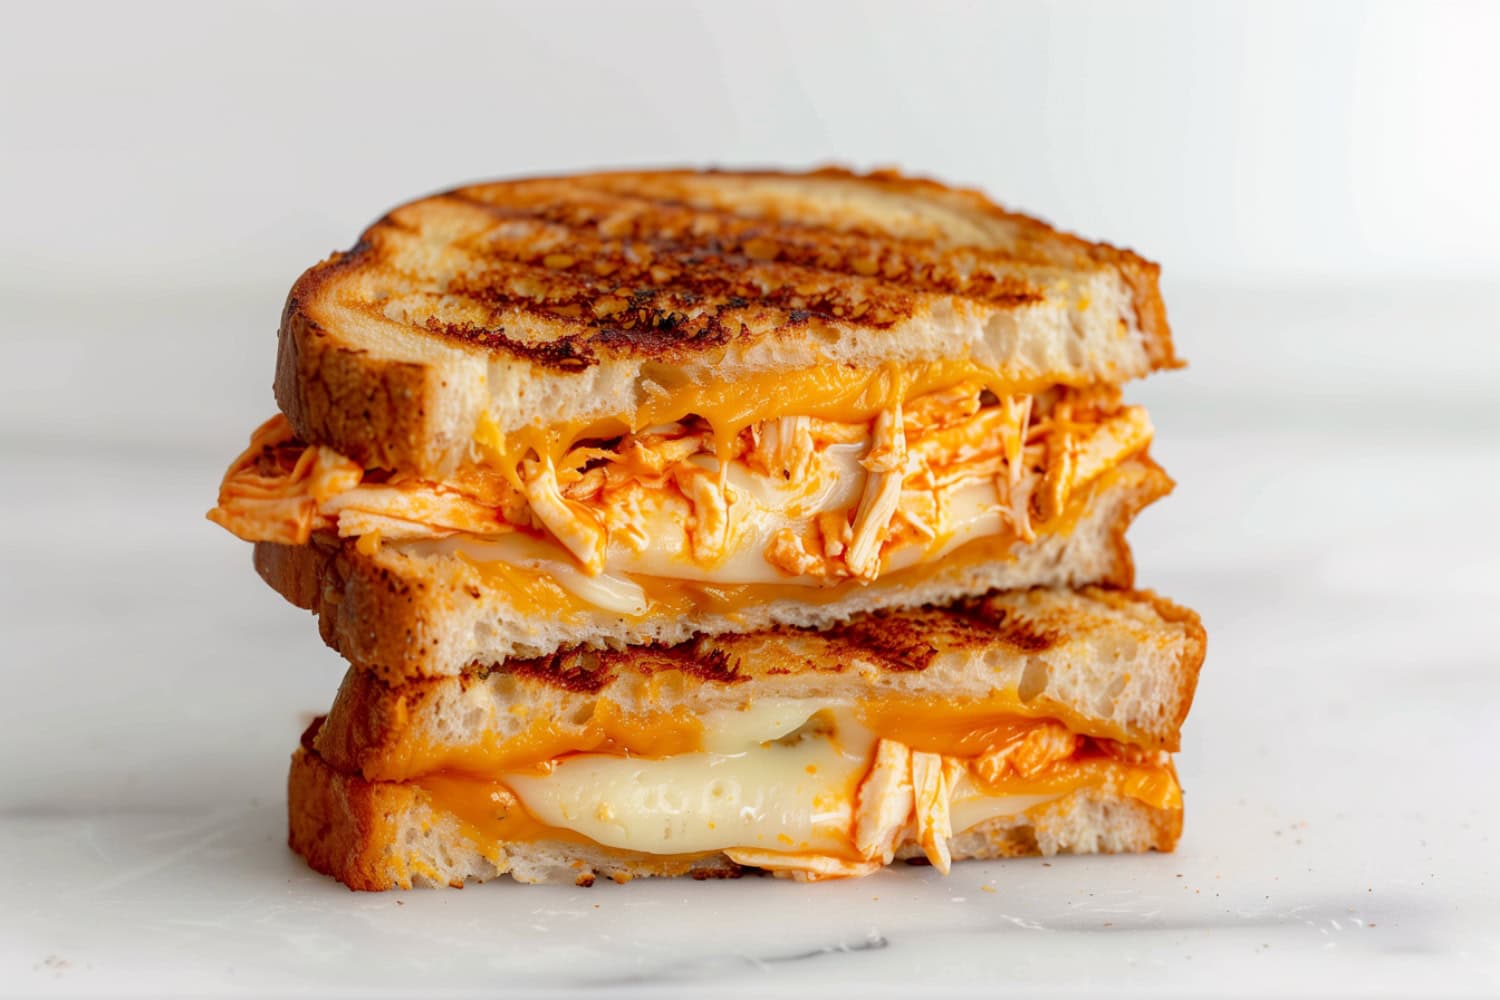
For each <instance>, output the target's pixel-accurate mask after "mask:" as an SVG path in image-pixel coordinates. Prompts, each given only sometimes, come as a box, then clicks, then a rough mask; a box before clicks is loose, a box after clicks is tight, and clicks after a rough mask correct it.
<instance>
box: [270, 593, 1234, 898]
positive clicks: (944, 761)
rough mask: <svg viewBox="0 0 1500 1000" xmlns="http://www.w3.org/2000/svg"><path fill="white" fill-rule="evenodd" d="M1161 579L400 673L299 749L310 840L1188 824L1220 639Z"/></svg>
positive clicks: (824, 836)
mask: <svg viewBox="0 0 1500 1000" xmlns="http://www.w3.org/2000/svg"><path fill="white" fill-rule="evenodd" d="M1204 643H1205V640H1204V634H1203V630H1202V628H1201V626H1200V625H1199V623H1198V620H1197V617H1196V616H1195V615H1193V614H1192V613H1191V612H1189V611H1186V610H1185V609H1182V608H1178V607H1176V606H1174V605H1172V604H1170V603H1168V602H1166V601H1164V600H1162V599H1160V598H1158V597H1155V596H1154V595H1151V594H1149V593H1143V592H1142V593H1138V592H1129V591H1112V590H1103V589H1092V588H1090V589H1087V590H1082V591H1068V590H1045V589H1042V590H1033V591H1022V592H1012V593H999V594H993V595H991V596H989V597H987V598H983V599H979V600H975V601H969V602H965V603H963V604H961V605H956V606H954V607H951V608H948V609H943V610H933V609H920V610H916V611H909V612H899V613H888V614H875V615H868V616H864V617H861V618H856V619H855V620H854V621H852V622H850V623H848V624H846V625H844V626H841V627H839V628H836V629H832V630H825V631H810V630H797V629H777V630H773V631H769V632H763V633H756V634H752V635H744V636H727V637H714V638H701V639H698V640H695V641H692V642H689V643H685V644H682V645H680V646H673V647H632V648H628V649H624V650H620V651H575V652H571V653H566V654H558V655H556V656H552V657H547V658H545V659H543V660H536V661H511V662H508V663H506V664H503V665H501V666H497V667H492V668H489V669H487V670H477V671H475V672H472V673H469V674H465V675H461V676H458V677H447V678H441V679H434V680H427V681H417V682H411V683H407V684H404V685H401V686H398V687H390V686H387V685H385V684H383V683H382V682H381V681H379V680H378V679H375V678H373V677H371V676H370V675H368V674H365V673H362V672H359V671H354V670H351V671H350V673H349V674H348V676H347V677H346V678H345V681H344V685H343V687H342V689H341V690H340V692H339V695H338V698H337V699H336V701H335V703H334V705H333V707H332V709H331V710H330V711H329V714H328V715H327V716H326V717H325V718H322V719H319V720H318V721H317V722H315V723H314V724H313V725H312V726H311V727H310V728H309V729H308V731H307V732H306V733H305V734H304V736H303V740H302V745H301V746H300V747H299V748H298V750H297V751H296V753H295V755H294V756H293V759H292V770H291V777H290V785H289V795H290V808H289V814H290V840H291V845H292V847H293V849H294V850H296V851H297V852H298V853H299V854H301V855H302V856H303V857H305V858H306V859H307V861H308V862H309V864H311V866H312V867H313V868H315V869H317V870H318V871H321V872H324V873H327V874H330V875H333V876H334V877H335V878H337V879H339V880H340V881H342V882H344V883H345V884H347V885H348V886H350V887H351V888H355V889H387V888H395V887H402V888H407V887H411V886H414V885H454V886H460V885H463V884H465V883H466V882H469V881H484V880H486V879H489V878H493V877H495V876H499V875H510V876H512V877H513V878H515V879H516V880H518V881H522V882H547V881H559V880H566V881H569V882H575V883H578V884H590V883H592V882H593V881H594V880H595V879H596V878H597V877H601V876H602V877H607V878H612V879H614V880H616V881H625V880H627V879H630V878H635V877H640V876H647V875H692V876H694V877H697V878H709V877H725V876H734V875H738V874H740V873H741V872H742V871H745V870H765V871H770V872H772V873H774V874H777V875H784V876H789V877H793V878H798V879H803V880H818V879H824V878H837V877H848V876H858V875H865V874H869V873H872V872H874V871H876V870H878V869H879V868H881V867H882V866H884V865H887V864H890V863H891V862H893V861H895V860H901V859H908V860H922V861H925V862H928V863H930V864H932V865H934V866H936V867H938V868H940V869H942V870H944V871H946V870H947V868H948V866H949V864H950V863H951V862H952V861H954V860H960V859H965V858H998V857H1013V856H1019V855H1028V854H1059V853H1094V852H1125V851H1145V850H1153V849H1154V850H1171V849H1172V848H1173V846H1174V845H1175V844H1176V841H1177V838H1178V836H1179V834H1180V832H1181V829H1182V794H1181V789H1180V787H1179V786H1178V783H1177V775H1176V771H1175V769H1174V768H1173V765H1172V762H1171V753H1172V752H1173V751H1175V750H1176V749H1177V746H1178V738H1179V730H1180V726H1181V724H1182V721H1183V719H1184V717H1185V716H1186V714H1187V711H1188V707H1189V705H1190V703H1191V700H1192V695H1193V691H1194V688H1195V685H1196V681H1197V675H1198V670H1199V668H1200V666H1201V664H1202V661H1203V656H1204Z"/></svg>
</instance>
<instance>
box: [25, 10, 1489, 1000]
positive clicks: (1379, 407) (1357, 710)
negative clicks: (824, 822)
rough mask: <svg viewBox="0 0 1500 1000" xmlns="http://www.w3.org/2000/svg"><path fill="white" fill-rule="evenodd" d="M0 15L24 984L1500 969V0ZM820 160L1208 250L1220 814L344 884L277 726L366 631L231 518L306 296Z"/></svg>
mask: <svg viewBox="0 0 1500 1000" xmlns="http://www.w3.org/2000/svg"><path fill="white" fill-rule="evenodd" d="M0 14H3V17H0V199H3V202H0V206H3V213H0V334H3V337H4V353H3V354H0V468H3V469H4V470H5V471H4V476H3V492H0V568H3V576H0V643H3V647H0V649H3V659H0V672H3V679H4V681H5V691H6V695H7V713H6V714H7V722H6V724H5V725H3V726H0V856H4V857H5V858H6V859H7V860H8V861H9V866H8V867H9V869H10V871H9V874H8V876H7V887H6V889H5V890H4V891H3V894H0V898H3V899H4V904H3V905H0V992H12V993H16V994H22V995H26V994H33V993H38V992H53V993H60V994H73V993H96V992H107V991H115V992H132V991H133V992H137V993H146V994H156V993H166V992H188V993H234V992H243V993H252V994H254V993H265V992H278V991H279V992H288V993H295V992H299V991H310V992H318V993H320V994H324V993H327V992H329V991H334V992H337V991H341V990H364V989H385V990H393V991H397V992H399V991H402V990H410V991H417V992H430V991H431V990H432V989H433V988H434V984H435V983H436V984H438V985H440V986H442V987H444V988H448V989H451V990H452V991H454V992H464V991H466V990H473V991H478V992H485V991H491V990H494V989H496V988H497V984H504V985H511V986H522V987H538V986H545V985H561V986H568V987H574V988H584V987H589V986H607V985H611V984H615V985H619V984H621V983H623V984H624V991H625V992H629V990H630V989H634V990H637V991H641V992H656V991H658V990H668V989H671V990H677V991H679V992H684V993H688V994H690V995H691V994H695V993H701V992H702V991H703V988H704V983H705V981H709V980H712V981H714V982H716V983H717V984H718V985H720V986H721V987H724V988H727V989H733V990H736V991H738V992H741V993H755V992H760V991H764V990H771V989H776V990H780V991H783V992H791V993H796V992H801V991H804V990H812V989H814V988H815V987H816V988H821V989H822V991H823V992H824V993H825V994H826V993H828V991H829V990H836V988H837V985H828V984H842V985H844V986H846V987H848V986H852V985H856V984H857V985H858V987H859V988H860V989H861V990H862V991H863V992H865V993H866V994H870V995H875V994H886V995H897V996H906V995H911V994H912V993H913V992H915V991H916V990H917V988H918V987H919V986H927V987H931V988H941V989H944V990H947V991H952V992H964V991H965V990H980V989H983V990H984V991H986V992H996V991H1004V990H1005V989H1007V988H1008V989H1010V990H1013V991H1015V992H1017V993H1020V994H1030V993H1036V992H1040V991H1044V990H1064V991H1066V990H1074V991H1077V990H1089V989H1099V988H1102V987H1104V986H1111V987H1117V988H1120V989H1123V990H1125V991H1127V992H1140V993H1154V994H1162V993H1202V992H1225V991H1227V992H1239V993H1245V994H1259V993H1263V992H1268V991H1289V990H1290V991H1299V992H1309V991H1310V992H1340V993H1351V992H1363V993H1382V992H1384V993H1411V992H1437V993H1459V992H1469V993H1494V992H1496V991H1497V990H1500V955H1497V950H1496V949H1497V945H1496V942H1497V941H1500V903H1497V902H1496V900H1497V899H1500V876H1497V870H1496V865H1495V862H1494V861H1493V850H1494V845H1493V843H1492V842H1491V831H1493V830H1494V829H1495V828H1496V827H1497V826H1500V804H1497V801H1496V797H1495V795H1494V791H1493V789H1494V786H1495V778H1496V775H1497V774H1500V742H1497V741H1496V739H1495V731H1496V728H1497V726H1500V708H1497V705H1500V655H1497V653H1496V650H1495V646H1494V643H1493V640H1492V635H1493V629H1492V628H1491V627H1490V623H1491V621H1492V619H1493V618H1494V614H1495V608H1496V604H1497V601H1500V583H1497V581H1500V572H1497V571H1500V540H1497V533H1496V531H1495V529H1494V510H1495V507H1496V501H1495V497H1496V496H1497V495H1500V445H1497V432H1500V418H1497V416H1496V411H1495V403H1496V399H1497V396H1500V311H1497V307H1496V302H1497V301H1500V299H1497V293H1500V181H1497V180H1496V178H1500V125H1497V121H1500V112H1497V107H1500V58H1497V56H1496V53H1497V51H1500V5H1494V4H1471V5H1458V4H1440V3H1427V4H1419V3H1412V4H1345V3H1288V4H1279V3H1267V4H1254V5H1249V4H1245V5H1240V4H1216V3H1186V2H1183V3H1154V4H1129V3H1098V4H1072V3H1062V4H1055V5H1052V4H1049V5H1040V6H1034V5H1011V4H977V3H975V4H961V3H946V4H945V3H933V4H915V3H913V4H892V3H864V4H842V3H815V2H812V0H806V2H803V3H800V4H799V3H781V4H740V3H734V4H730V3H726V4H708V3H704V4H697V5H688V4H659V3H612V4H607V3H603V2H599V3H554V4H544V3H528V4H513V5H477V4H476V5H460V4H441V3H426V4H414V5H410V6H397V5H394V4H386V3H365V4H348V5H332V4H318V5H314V4H260V5H240V4H223V5H213V4H189V3H171V4H166V3H155V4H97V5H71V4H47V5H42V4H20V3H17V4H10V5H5V6H4V8H3V10H0ZM828 161H837V162H843V163H849V164H852V165H855V166H860V167H867V166H875V165H890V164H894V165H900V166H902V167H904V168H906V169H908V170H910V171H913V172H917V173H924V174H931V175H935V176H939V177H941V178H943V179H946V180H949V181H953V182H957V183H962V184H967V185H975V186H980V187H983V188H985V189H986V190H988V191H989V192H990V193H991V194H992V195H993V196H994V197H996V199H997V200H1000V201H1001V202H1003V203H1005V204H1007V205H1010V206H1014V207H1018V208H1023V209H1026V210H1029V211H1032V212H1035V213H1037V214H1040V215H1043V216H1044V217H1047V218H1049V219H1050V220H1052V221H1054V222H1056V223H1057V224H1059V225H1062V226H1064V227H1067V228H1069V229H1072V230H1075V231H1078V232H1081V233H1083V234H1084V235H1087V236H1091V237H1097V238H1103V239H1108V240H1110V241H1112V242H1115V243H1120V244H1124V245H1129V246H1132V247H1134V248H1135V249H1137V250H1139V251H1140V252H1142V253H1143V254H1145V255H1147V256H1149V257H1151V258H1153V259H1156V260H1159V261H1161V262H1162V263H1163V265H1164V267H1165V288H1166V293H1167V299H1168V307H1169V315H1170V317H1171V319H1172V322H1173V326H1174V330H1175V333H1176V338H1177V342H1178V345H1179V348H1180V350H1181V352H1182V353H1183V354H1185V355H1186V357H1187V358H1188V359H1189V360H1190V362H1191V363H1192V366H1191V367H1190V368H1189V369H1187V370H1186V371H1185V372H1178V373H1171V374H1167V375H1162V376H1159V377H1157V378H1154V379H1151V380H1149V381H1148V382H1146V383H1145V384H1143V385H1140V386H1136V387H1133V388H1132V389H1131V390H1130V392H1129V394H1130V396H1131V398H1133V399H1137V400H1140V401H1142V402H1145V403H1147V404H1148V405H1150V407H1151V409H1152V413H1153V416H1154V418H1155V421H1156V423H1157V426H1158V429H1159V435H1158V441H1157V444H1156V445H1155V447H1154V451H1153V453H1154V454H1155V455H1156V457H1157V458H1158V459H1159V460H1160V461H1162V462H1163V464H1164V465H1165V466H1166V467H1167V468H1168V470H1169V471H1170V472H1172V474H1173V475H1174V476H1175V477H1176V478H1177V479H1178V480H1179V483H1180V486H1179V488H1178V491H1177V492H1176V493H1175V494H1174V495H1173V496H1172V497H1170V498H1168V499H1167V500H1165V501H1163V502H1162V503H1161V504H1160V505H1158V506H1157V507H1156V508H1154V509H1153V510H1151V511H1149V512H1148V513H1147V514H1146V515H1145V516H1144V517H1143V518H1142V520H1141V522H1140V524H1139V526H1138V527H1137V528H1136V529H1135V531H1134V533H1133V536H1132V540H1133V542H1134V545H1135V549H1136V558H1137V564H1138V569H1139V578H1140V582H1141V583H1142V584H1143V585H1148V586H1152V587H1155V588H1158V589H1160V590H1161V591H1163V592H1164V593H1166V594H1169V595H1170V596H1172V597H1174V598H1176V599H1178V600H1180V601H1183V602H1185V603H1188V604H1191V605H1193V606H1194V607H1196V608H1198V609H1199V610H1200V611H1201V612H1202V613H1203V616H1204V619H1205V622H1206V623H1207V625H1208V628H1209V630H1210V635H1211V651H1210V658H1209V662H1208V665H1207V667H1206V669H1205V671H1204V675H1203V680H1202V683H1201V685H1200V689H1199V696H1198V700H1197V703H1196V705H1195V707H1194V711H1193V715H1192V717H1191V718H1190V719H1189V721H1188V724H1187V728H1186V732H1185V737H1184V752H1183V754H1182V755H1181V757H1180V768H1181V771H1182V775H1183V780H1184V784H1185V786H1186V787H1187V789H1188V832H1187V836H1186V838H1185V840H1184V841H1183V844H1182V846H1181V848H1180V849H1179V851H1178V852H1177V853H1176V854H1175V855H1171V856H1167V857H1154V858H1115V859H1098V860H1086V859H1073V860H1071V861H1063V860H1062V859H1059V860H1058V862H1057V863H1056V864H1054V865H1053V866H1052V867H1050V868H1044V867H1042V866H1041V865H1040V863H1039V862H1018V863H1011V864H983V865H965V866H960V867H959V868H958V869H956V870H955V873H954V875H953V876H952V877H951V878H950V879H949V880H947V881H943V880H940V879H938V878H936V876H934V875H933V874H932V873H930V872H926V871H920V870H905V871H899V872H891V873H886V874H882V875H881V876H878V877H876V878H875V879H873V880H871V881H869V882H866V883H859V884H855V885H845V886H823V887H817V888H815V889H807V888H801V887H796V886H788V885H785V884H782V883H772V882H766V881H756V880H746V881H743V882H740V883H733V884H724V885H711V886H708V885H704V886H700V885H688V886H678V885H655V886H652V885H646V884H635V885H632V886H628V887H625V888H617V887H612V886H604V887H600V888H598V889H595V890H593V891H592V892H591V893H585V892H583V891H582V890H574V889H571V888H566V889H556V890H552V889H520V888H517V887H513V886H510V885H508V884H507V885H492V886H489V887H486V888H484V889H479V890H470V891H467V892H464V893H426V894H408V895H407V896H406V897H405V898H404V899H401V898H399V897H395V896H391V895H386V896H380V897H366V896H353V895H350V894H348V893H347V892H345V891H344V890H343V889H342V888H340V887H338V886H337V885H334V884H332V883H330V882H328V881H327V880H324V879H321V878H319V877H317V876H314V875H311V874H309V873H308V872H306V870H305V869H304V868H303V867H302V866H301V864H300V862H298V861H297V859H296V858H294V857H291V856H290V855H289V854H288V853H287V852H286V851H285V850H284V849H283V848H282V847H281V841H282V838H283V835H284V834H283V831H284V812H283V809H284V806H283V802H282V799H283V795H284V791H283V789H282V781H283V778H284V773H285V761H286V755H287V753H288V752H289V751H290V749H291V747H292V746H293V745H294V742H295V740H296V736H297V734H298V732H299V731H300V729H301V726H302V724H303V722H304V720H305V719H306V717H307V716H308V715H309V714H310V713H313V712H316V711H319V710H320V709H323V708H325V707H326V706H327V704H328V702H329V700H330V699H331V697H332V694H333V691H334V688H335V686H336V685H337V683H338V679H339V677H340V676H341V670H342V666H341V664H340V662H339V660H338V658H337V657H336V656H335V655H334V654H332V653H331V652H329V651H328V650H326V649H324V648H323V647H322V646H321V644H320V643H319V642H318V639H317V636H316V630H315V627H314V624H313V622H312V621H311V619H309V618H308V617H307V616H305V615H303V614H302V613H300V612H296V611H294V610H292V609H290V608H288V607H287V606H285V605H284V604H283V603H282V602H281V600H280V598H278V597H276V596H275V595H274V594H272V593H270V592H269V591H268V590H267V589H266V588H265V587H264V586H263V585H262V584H260V582H259V581H258V580H256V579H255V577H254V574H253V573H252V572H251V570H250V568H249V565H248V563H249V555H248V552H247V551H246V548H245V546H243V545H242V544H240V543H237V542H236V541H234V540H233V539H231V538H229V537H228V536H227V535H224V534H223V533H222V532H220V531H219V530H218V529H217V528H214V527H213V526H212V525H209V524H208V523H206V522H205V521H203V519H202V514H203V511H204V510H205V509H206V508H207V507H208V506H209V505H210V504H211V503H212V500H213V496H214V490H215V486H216V484H217V480H218V476H219V474H220V472H221V470H222V467H223V464H224V463H225V462H226V461H227V460H228V459H229V458H230V457H231V456H232V455H233V454H234V453H235V452H236V451H237V450H238V448H239V447H240V445H241V443H242V441H243V439H244V437H245V435H246V434H247V433H248V431H249V430H250V428H252V427H253V426H254V425H255V424H256V423H258V422H259V421H260V420H261V419H263V418H264V417H265V416H266V415H268V414H269V412H270V411H271V408H272V406H273V405H274V404H273V402H272V400H271V394H270V380H271V372H272V363H273V359H274V354H275V336H274V334H275V326H276V322H277V319H278V315H279V310H280V306H281V300H282V297H283V296H284V295H285V292H286V289H287V287H288V286H289V285H290V283H291V281H292V280H293V279H294V278H295V277H296V275H297V274H298V273H299V272H300V271H301V269H302V268H304V267H305V266H307V265H309V264H311V263H312V262H314V261H315V260H316V259H318V258H320V257H321V256H323V255H324V254H326V253H327V252H328V251H330V250H332V249H335V248H339V247H344V246H347V245H349V244H350V243H352V242H353V240H354V238H355V237H356V235H357V233H358V231H359V229H360V228H361V227H362V226H363V225H364V224H366V223H367V222H368V221H370V220H371V219H373V218H375V217H376V216H378V215H379V214H381V213H382V212H383V211H384V210H385V209H387V208H388V207H390V206H391V205H392V204H394V203H395V202H397V201H400V200H403V199H405V198H408V197H411V196H414V195H416V194H419V193H422V192H425V191H428V190H432V189H437V188H442V187H446V186H449V185H452V184H454V183H457V182H459V181H462V180H465V179H473V178H479V177H487V176H499V175H506V174H515V173H526V172H544V171H561V170H568V169H573V168H582V167H595V166H611V165H626V164H644V163H669V164H679V163H687V164H721V165H735V164H780V165H792V166H797V165H807V164H813V163H822V162H828ZM1179 876H1180V877H1179ZM985 886H989V887H990V888H993V889H995V890H996V891H995V892H994V893H990V892H986V891H983V888H984V887H985ZM1106 931H1107V933H1106ZM872 942H873V943H872ZM802 954H806V955H808V956H809V958H808V960H806V961H797V962H795V963H791V964H789V962H790V959H792V958H794V957H795V956H798V955H802ZM435 956H441V960H439V959H438V958H437V957H435ZM434 976H439V977H440V978H437V979H434ZM663 984H665V985H663ZM819 984H823V985H821V986H820V985H819Z"/></svg>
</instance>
